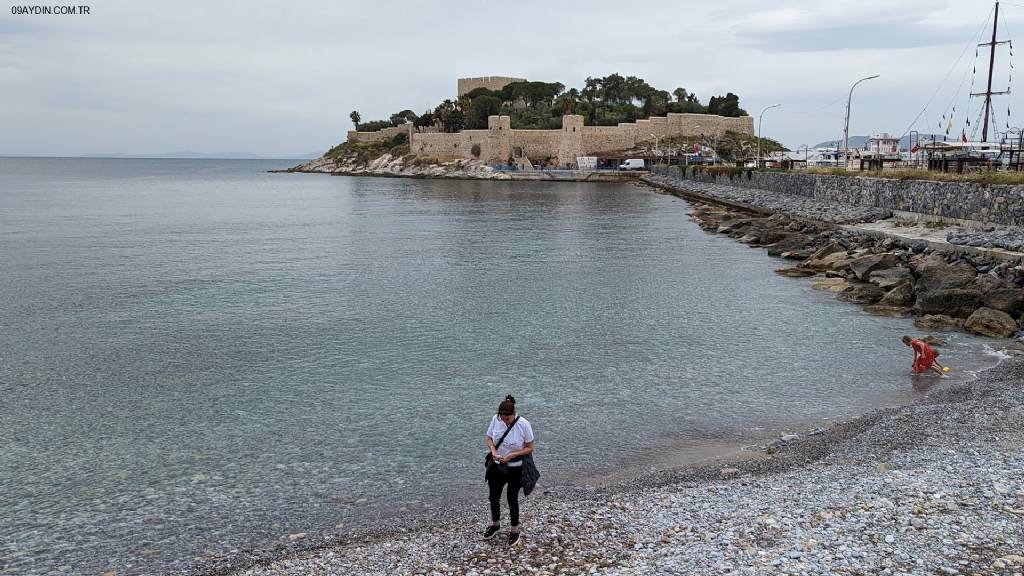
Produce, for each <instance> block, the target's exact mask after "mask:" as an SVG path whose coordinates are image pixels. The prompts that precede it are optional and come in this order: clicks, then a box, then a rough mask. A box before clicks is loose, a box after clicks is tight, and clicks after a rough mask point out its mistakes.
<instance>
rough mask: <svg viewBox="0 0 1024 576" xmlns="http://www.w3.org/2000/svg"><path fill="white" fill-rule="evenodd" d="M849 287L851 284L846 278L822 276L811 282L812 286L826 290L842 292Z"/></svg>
mask: <svg viewBox="0 0 1024 576" xmlns="http://www.w3.org/2000/svg"><path fill="white" fill-rule="evenodd" d="M849 287H850V284H849V282H847V281H846V278H822V279H821V280H818V281H816V282H814V283H813V284H811V288H814V289H815V290H823V291H825V292H842V291H843V290H846V289H847V288H849Z"/></svg>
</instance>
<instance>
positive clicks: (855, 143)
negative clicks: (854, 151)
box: [812, 134, 955, 148]
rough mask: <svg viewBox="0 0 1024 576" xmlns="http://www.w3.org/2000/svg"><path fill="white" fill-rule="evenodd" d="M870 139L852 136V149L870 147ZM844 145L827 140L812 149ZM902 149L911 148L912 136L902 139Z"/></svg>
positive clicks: (929, 136) (938, 136) (923, 137)
mask: <svg viewBox="0 0 1024 576" xmlns="http://www.w3.org/2000/svg"><path fill="white" fill-rule="evenodd" d="M942 137H943V135H942V134H921V135H920V136H919V138H920V139H921V140H931V139H932V138H935V139H936V140H942ZM946 138H947V139H948V138H949V137H948V136H947V137H946ZM870 139H871V137H870V136H850V148H864V147H866V146H867V145H868V140H870ZM954 140H955V138H954ZM842 145H843V141H842V139H839V140H827V141H825V142H818V143H817V144H815V145H814V146H812V148H836V147H842ZM900 148H910V136H904V137H903V138H901V139H900Z"/></svg>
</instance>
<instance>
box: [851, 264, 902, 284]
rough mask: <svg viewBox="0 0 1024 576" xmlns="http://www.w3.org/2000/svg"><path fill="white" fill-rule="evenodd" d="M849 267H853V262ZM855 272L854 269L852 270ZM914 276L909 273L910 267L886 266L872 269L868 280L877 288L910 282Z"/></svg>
mask: <svg viewBox="0 0 1024 576" xmlns="http://www.w3.org/2000/svg"><path fill="white" fill-rule="evenodd" d="M850 268H853V264H852V263H851V264H850ZM854 272H856V270H854ZM913 280H914V276H913V275H912V274H911V273H910V268H903V267H900V268H886V269H884V270H872V271H871V274H870V275H869V276H868V282H871V283H872V284H874V285H875V286H878V287H879V288H885V289H889V288H892V287H894V286H899V285H900V284H903V283H905V282H912V281H913Z"/></svg>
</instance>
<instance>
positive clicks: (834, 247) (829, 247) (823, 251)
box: [811, 242, 846, 260]
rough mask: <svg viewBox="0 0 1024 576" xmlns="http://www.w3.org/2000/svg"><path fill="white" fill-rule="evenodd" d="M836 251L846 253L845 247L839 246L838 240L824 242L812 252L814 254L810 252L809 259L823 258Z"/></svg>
mask: <svg viewBox="0 0 1024 576" xmlns="http://www.w3.org/2000/svg"><path fill="white" fill-rule="evenodd" d="M836 252H842V253H843V254H846V248H844V247H842V246H840V245H839V243H838V242H829V243H828V244H825V245H824V246H822V247H821V248H818V249H817V250H816V251H815V252H814V254H811V259H812V260H817V259H819V258H824V257H825V256H828V255H829V254H835V253H836Z"/></svg>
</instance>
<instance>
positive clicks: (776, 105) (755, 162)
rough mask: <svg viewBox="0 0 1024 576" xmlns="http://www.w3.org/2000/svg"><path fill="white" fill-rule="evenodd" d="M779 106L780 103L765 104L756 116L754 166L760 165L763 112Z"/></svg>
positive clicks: (758, 166)
mask: <svg viewBox="0 0 1024 576" xmlns="http://www.w3.org/2000/svg"><path fill="white" fill-rule="evenodd" d="M779 106H782V104H772V105H771V106H766V107H765V109H764V110H761V113H760V114H758V116H757V159H756V160H755V161H754V168H760V167H761V119H762V118H764V113H765V112H767V111H768V110H771V109H772V108H778V107H779Z"/></svg>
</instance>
